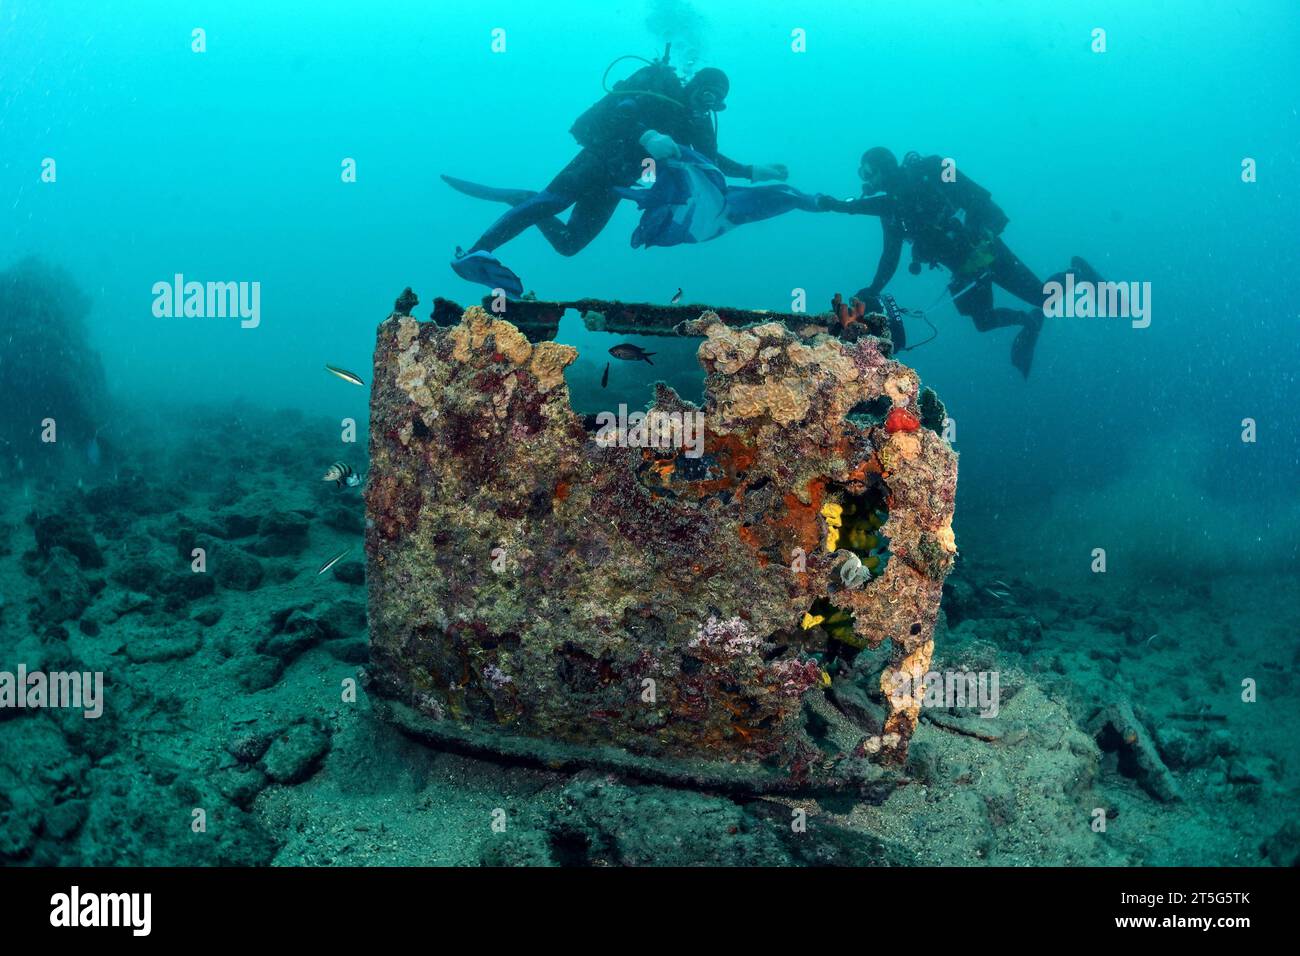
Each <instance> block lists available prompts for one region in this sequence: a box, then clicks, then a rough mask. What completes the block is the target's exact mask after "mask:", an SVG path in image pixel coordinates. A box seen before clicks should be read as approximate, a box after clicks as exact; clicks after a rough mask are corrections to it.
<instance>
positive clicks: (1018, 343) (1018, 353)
mask: <svg viewBox="0 0 1300 956" xmlns="http://www.w3.org/2000/svg"><path fill="white" fill-rule="evenodd" d="M1025 314H1026V316H1027V318H1026V319H1025V325H1024V328H1022V329H1021V330H1020V332H1019V334H1017V335H1016V338H1015V341H1013V342H1012V343H1011V364H1012V365H1014V366H1015V367H1016V368H1017V369H1019V370H1020V374H1021V375H1023V376H1024V377H1025V378H1029V370H1030V368H1032V367H1033V364H1034V346H1036V345H1037V344H1038V333H1039V332H1041V331H1042V330H1043V314H1042V313H1041V312H1035V311H1033V310H1030V311H1029V312H1027V313H1025Z"/></svg>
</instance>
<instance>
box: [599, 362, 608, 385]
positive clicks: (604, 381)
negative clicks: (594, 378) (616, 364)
mask: <svg viewBox="0 0 1300 956" xmlns="http://www.w3.org/2000/svg"><path fill="white" fill-rule="evenodd" d="M608 384H609V363H608V362H606V363H605V374H604V375H602V376H601V377H600V387H601V388H604V387H605V386H606V385H608Z"/></svg>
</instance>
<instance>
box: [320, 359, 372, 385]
mask: <svg viewBox="0 0 1300 956" xmlns="http://www.w3.org/2000/svg"><path fill="white" fill-rule="evenodd" d="M325 371H327V372H329V373H330V374H331V375H337V376H338V377H339V378H341V379H343V381H345V382H351V383H352V384H353V385H360V386H361V387H362V388H365V386H366V383H365V382H363V381H361V376H360V375H358V374H357V373H356V372H349V371H348V370H347V369H345V368H339V367H338V366H337V365H329V364H327V365H326V366H325Z"/></svg>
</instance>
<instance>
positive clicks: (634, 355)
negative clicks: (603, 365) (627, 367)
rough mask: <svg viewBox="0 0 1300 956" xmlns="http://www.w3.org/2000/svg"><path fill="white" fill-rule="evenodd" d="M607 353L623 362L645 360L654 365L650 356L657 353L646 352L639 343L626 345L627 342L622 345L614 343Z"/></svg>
mask: <svg viewBox="0 0 1300 956" xmlns="http://www.w3.org/2000/svg"><path fill="white" fill-rule="evenodd" d="M609 354H610V355H612V356H614V358H616V359H622V360H623V361H624V362H645V363H646V364H647V365H654V362H652V361H650V356H652V355H657V354H658V353H656V352H647V351H646V350H645V349H643V348H641V346H639V345H628V344H627V343H624V344H622V345H615V346H614V347H613V348H612V349H610V350H609Z"/></svg>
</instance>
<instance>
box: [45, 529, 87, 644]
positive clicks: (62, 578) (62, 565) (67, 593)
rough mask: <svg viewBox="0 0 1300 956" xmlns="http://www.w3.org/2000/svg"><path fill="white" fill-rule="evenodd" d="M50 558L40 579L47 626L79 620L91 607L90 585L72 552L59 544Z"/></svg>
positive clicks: (51, 550) (51, 552) (53, 549)
mask: <svg viewBox="0 0 1300 956" xmlns="http://www.w3.org/2000/svg"><path fill="white" fill-rule="evenodd" d="M49 555H50V558H49V561H48V562H47V563H46V565H45V570H44V571H43V572H42V573H41V576H40V582H41V598H40V618H41V620H42V621H44V622H45V623H46V624H59V623H61V622H62V621H68V620H76V619H77V618H79V617H81V615H82V613H83V612H84V611H85V610H86V608H87V607H89V606H90V585H89V584H88V583H87V582H86V578H85V576H84V575H83V574H82V573H81V567H82V566H81V564H80V563H79V562H78V561H77V559H76V558H75V557H74V556H73V555H72V553H71V552H70V551H68V550H67V549H65V548H62V547H59V546H57V545H56V546H54V547H53V548H51V549H50V552H49Z"/></svg>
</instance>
